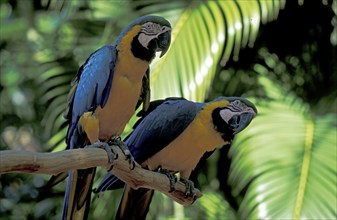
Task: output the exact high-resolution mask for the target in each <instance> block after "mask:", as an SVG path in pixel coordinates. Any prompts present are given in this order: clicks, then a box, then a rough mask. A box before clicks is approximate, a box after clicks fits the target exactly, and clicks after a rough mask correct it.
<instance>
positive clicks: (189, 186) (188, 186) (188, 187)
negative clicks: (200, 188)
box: [180, 178, 197, 200]
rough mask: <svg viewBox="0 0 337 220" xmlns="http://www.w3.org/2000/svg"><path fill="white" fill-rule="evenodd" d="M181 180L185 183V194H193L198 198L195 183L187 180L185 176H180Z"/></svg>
mask: <svg viewBox="0 0 337 220" xmlns="http://www.w3.org/2000/svg"><path fill="white" fill-rule="evenodd" d="M180 181H181V182H182V183H184V184H185V187H186V191H185V196H186V197H189V196H193V197H194V200H195V199H196V195H197V194H196V192H195V188H194V183H193V182H192V181H191V180H185V179H183V178H180Z"/></svg>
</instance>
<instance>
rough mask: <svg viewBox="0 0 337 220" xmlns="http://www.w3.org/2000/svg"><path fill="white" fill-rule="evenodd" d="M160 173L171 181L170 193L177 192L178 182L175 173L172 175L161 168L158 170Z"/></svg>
mask: <svg viewBox="0 0 337 220" xmlns="http://www.w3.org/2000/svg"><path fill="white" fill-rule="evenodd" d="M158 173H161V174H164V175H166V176H167V178H168V179H169V181H170V191H169V192H173V191H174V190H175V187H174V186H175V184H176V182H177V177H176V175H174V174H173V173H171V172H170V171H169V170H167V169H163V168H161V167H159V168H158Z"/></svg>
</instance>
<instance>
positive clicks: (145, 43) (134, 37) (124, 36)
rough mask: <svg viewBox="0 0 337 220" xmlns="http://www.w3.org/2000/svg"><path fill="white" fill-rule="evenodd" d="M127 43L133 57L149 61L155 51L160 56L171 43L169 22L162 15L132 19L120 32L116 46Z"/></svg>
mask: <svg viewBox="0 0 337 220" xmlns="http://www.w3.org/2000/svg"><path fill="white" fill-rule="evenodd" d="M125 43H129V44H130V45H131V51H132V53H133V54H134V56H135V57H138V58H140V59H143V60H147V61H151V60H152V59H153V57H154V56H155V53H156V52H158V51H161V54H160V57H162V56H163V55H164V54H165V53H166V52H167V50H168V48H169V46H170V43H171V24H170V23H169V22H168V21H167V20H166V19H165V18H163V17H160V16H154V15H146V16H142V17H140V18H138V19H136V20H135V21H133V22H132V23H131V24H130V25H129V26H128V27H127V28H125V30H124V31H123V32H122V33H121V34H120V36H119V37H118V39H117V42H116V44H117V47H118V46H120V44H122V45H123V44H125Z"/></svg>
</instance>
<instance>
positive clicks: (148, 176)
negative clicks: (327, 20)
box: [0, 146, 202, 206]
mask: <svg viewBox="0 0 337 220" xmlns="http://www.w3.org/2000/svg"><path fill="white" fill-rule="evenodd" d="M111 147H112V148H113V150H114V151H115V152H117V153H118V158H117V159H116V160H115V161H114V163H113V169H112V170H111V172H112V173H113V174H114V175H116V176H117V177H118V178H119V179H120V180H123V181H124V182H125V183H127V184H129V185H130V186H131V187H133V188H135V189H137V188H148V189H154V190H157V191H160V192H162V193H164V194H165V195H167V196H168V197H170V198H171V199H173V200H175V201H176V202H178V203H180V204H182V205H185V206H187V205H190V204H192V203H193V202H194V198H193V197H191V196H189V197H186V196H185V190H186V188H185V184H183V183H182V182H180V181H178V182H177V183H176V184H175V190H174V191H173V192H169V191H170V184H169V180H168V178H167V176H165V175H163V174H160V173H157V172H153V171H149V170H146V169H143V168H141V167H140V165H139V164H136V167H135V168H134V169H131V166H130V163H129V161H128V160H126V157H125V156H124V154H123V153H122V151H121V150H120V149H119V147H118V146H111ZM97 166H101V167H104V168H105V169H109V168H110V165H109V163H108V157H107V153H106V151H105V150H103V149H100V148H82V149H74V150H65V151H61V152H55V153H37V152H29V151H11V150H8V151H0V174H2V173H32V174H50V175H55V174H58V173H61V172H66V171H68V170H71V169H72V170H76V169H86V168H90V167H97ZM195 190H196V198H197V199H198V198H200V197H201V196H202V193H201V192H200V191H199V190H198V189H195Z"/></svg>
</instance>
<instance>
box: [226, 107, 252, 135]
mask: <svg viewBox="0 0 337 220" xmlns="http://www.w3.org/2000/svg"><path fill="white" fill-rule="evenodd" d="M255 115H256V114H254V113H250V112H244V113H242V114H237V115H234V116H233V117H232V118H231V119H230V120H229V121H228V124H229V126H230V127H231V129H232V130H233V131H234V132H233V135H236V134H238V133H239V132H240V131H242V130H243V129H245V128H246V127H247V126H248V125H249V124H250V122H251V121H252V120H253V118H254V117H255Z"/></svg>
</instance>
